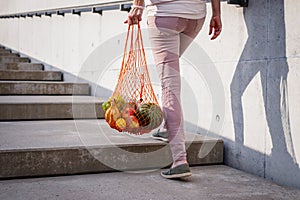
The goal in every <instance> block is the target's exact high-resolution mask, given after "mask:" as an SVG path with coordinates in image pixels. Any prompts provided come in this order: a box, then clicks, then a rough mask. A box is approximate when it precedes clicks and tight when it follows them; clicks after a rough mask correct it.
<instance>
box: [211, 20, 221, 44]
mask: <svg viewBox="0 0 300 200" xmlns="http://www.w3.org/2000/svg"><path fill="white" fill-rule="evenodd" d="M221 31H222V22H221V17H220V16H219V15H217V16H212V18H211V20H210V25H209V35H211V34H212V33H213V36H212V37H211V38H210V39H211V40H214V39H216V38H217V37H218V36H219V35H220V33H221Z"/></svg>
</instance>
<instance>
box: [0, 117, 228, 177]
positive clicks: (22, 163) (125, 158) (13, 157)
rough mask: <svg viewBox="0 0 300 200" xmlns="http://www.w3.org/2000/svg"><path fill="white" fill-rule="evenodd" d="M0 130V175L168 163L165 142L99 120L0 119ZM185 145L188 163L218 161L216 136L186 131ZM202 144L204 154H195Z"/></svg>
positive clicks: (219, 152)
mask: <svg viewBox="0 0 300 200" xmlns="http://www.w3.org/2000/svg"><path fill="white" fill-rule="evenodd" d="M0 133H1V134H0V163H2V164H1V165H0V169H1V170H0V177H1V178H10V177H28V176H48V175H63V174H78V173H94V172H108V171H116V170H122V171H129V170H140V169H157V168H161V167H165V166H168V165H170V164H171V162H172V159H171V154H170V149H169V146H168V144H167V143H164V142H161V141H157V140H154V139H151V137H150V134H145V135H142V136H132V135H127V134H124V133H118V132H116V131H114V130H112V129H111V128H110V127H109V126H108V125H107V123H106V122H105V121H104V120H69V121H68V120H64V121H23V122H1V124H0ZM186 146H187V152H188V161H189V163H190V164H191V165H200V164H219V163H222V162H223V141H222V140H219V139H215V138H206V137H203V136H201V135H198V134H192V133H187V134H186ZM207 146H210V147H211V149H209V151H208V154H207V155H205V156H203V157H201V156H198V154H199V152H200V151H201V150H203V149H205V148H206V147H207Z"/></svg>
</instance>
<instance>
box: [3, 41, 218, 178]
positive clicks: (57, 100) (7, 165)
mask: <svg viewBox="0 0 300 200" xmlns="http://www.w3.org/2000/svg"><path fill="white" fill-rule="evenodd" d="M103 101H104V100H103V99H100V98H97V97H93V96H90V95H89V85H88V84H86V83H72V82H65V81H63V75H62V73H61V72H59V71H44V70H43V65H42V64H38V63H31V62H30V59H29V58H23V57H20V56H19V55H18V54H16V53H12V51H11V50H9V49H6V48H5V47H2V46H0V179H3V178H15V177H30V176H50V175H64V174H80V173H92V172H93V173H94V172H107V171H116V170H140V169H153V168H161V167H165V166H167V165H168V164H170V163H171V154H170V150H169V146H168V144H167V143H163V142H160V141H156V140H153V139H151V138H150V134H146V135H143V136H138V137H137V136H132V135H127V134H124V133H117V132H116V131H114V130H112V129H110V128H109V126H108V125H107V124H106V122H105V121H104V120H103V118H104V113H103V111H102V108H101V104H102V102H103ZM186 141H187V142H186V145H187V151H188V160H189V162H190V164H191V165H203V164H221V163H223V141H222V140H219V139H215V138H207V137H203V136H201V135H198V134H193V133H187V135H186ZM204 144H205V145H204ZM204 148H209V150H210V151H208V154H207V155H206V156H199V151H200V150H204ZM201 155H202V154H201Z"/></svg>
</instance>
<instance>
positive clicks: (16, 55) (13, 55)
mask: <svg viewBox="0 0 300 200" xmlns="http://www.w3.org/2000/svg"><path fill="white" fill-rule="evenodd" d="M0 56H10V57H19V55H18V54H14V53H7V52H4V53H1V52H0Z"/></svg>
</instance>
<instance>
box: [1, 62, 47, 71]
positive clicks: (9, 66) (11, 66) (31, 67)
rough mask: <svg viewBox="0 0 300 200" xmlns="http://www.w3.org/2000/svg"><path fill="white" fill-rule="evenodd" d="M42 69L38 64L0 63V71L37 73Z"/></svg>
mask: <svg viewBox="0 0 300 200" xmlns="http://www.w3.org/2000/svg"><path fill="white" fill-rule="evenodd" d="M43 69H44V67H43V65H42V64H39V63H16V62H12V63H0V70H22V71H39V70H43Z"/></svg>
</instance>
